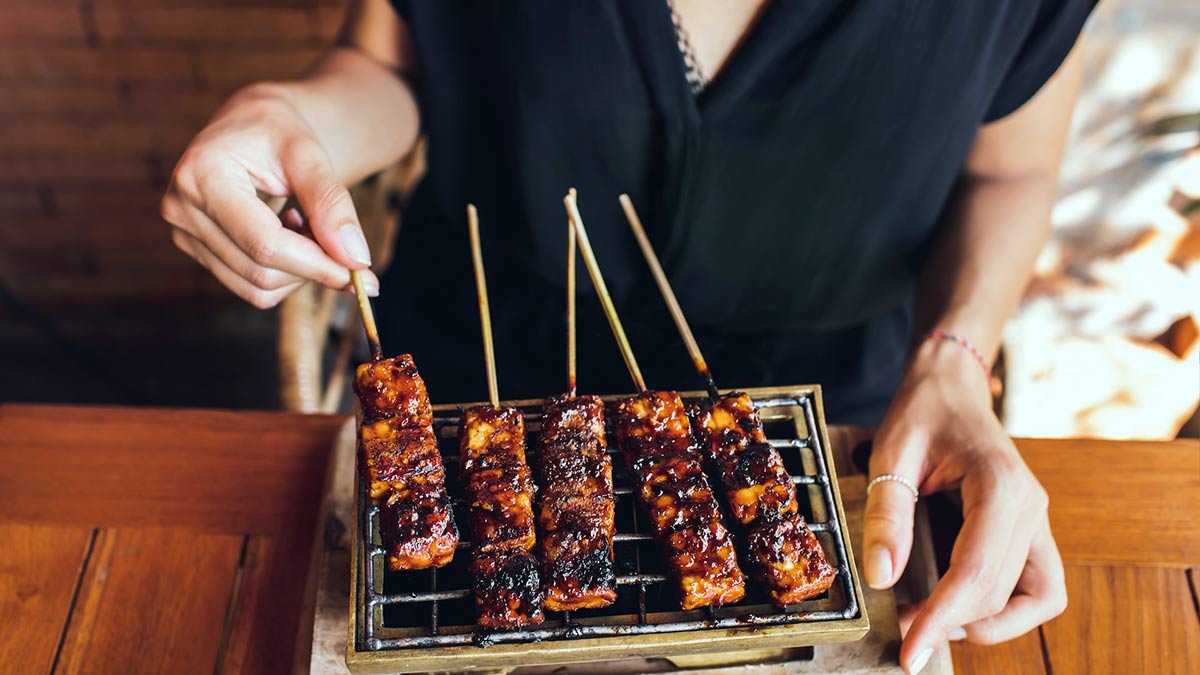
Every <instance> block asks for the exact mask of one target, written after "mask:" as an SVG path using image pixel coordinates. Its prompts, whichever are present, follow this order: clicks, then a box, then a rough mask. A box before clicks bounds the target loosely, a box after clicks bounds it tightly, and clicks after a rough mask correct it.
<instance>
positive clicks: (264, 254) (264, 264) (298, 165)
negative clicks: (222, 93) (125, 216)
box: [162, 84, 379, 309]
mask: <svg viewBox="0 0 1200 675" xmlns="http://www.w3.org/2000/svg"><path fill="white" fill-rule="evenodd" d="M260 194H265V195H268V196H272V197H292V198H294V199H295V200H296V202H297V203H299V205H300V208H301V209H303V211H304V214H305V218H306V222H304V223H301V222H300V219H299V217H298V214H296V213H295V212H291V213H285V214H283V215H282V218H281V217H280V216H277V215H276V214H275V212H274V211H273V210H272V209H271V208H270V207H269V206H268V205H267V204H266V203H265V202H264V201H263V200H262V199H261V198H260V197H259V195H260ZM162 216H163V218H164V219H165V220H166V221H167V222H168V223H170V224H171V226H172V228H173V231H172V239H173V240H174V242H175V245H176V246H178V247H179V248H180V249H181V250H183V251H184V252H185V253H187V254H188V255H190V256H191V257H193V258H195V259H196V261H197V262H199V263H200V264H201V265H203V266H204V267H206V268H207V269H208V270H209V271H210V272H212V273H213V275H214V276H215V277H216V278H217V279H218V280H220V282H221V283H223V284H224V285H225V286H227V287H229V289H230V290H232V291H233V292H234V293H236V294H237V295H239V296H240V297H241V298H243V299H244V300H246V301H247V302H249V303H250V304H252V305H254V306H255V307H259V308H263V309H266V308H268V307H273V306H275V305H276V304H278V303H279V302H280V301H281V300H283V299H284V298H285V297H287V296H288V295H289V294H290V293H291V292H292V291H294V290H296V289H297V288H298V287H299V286H300V285H301V284H303V283H304V282H305V281H309V280H311V281H315V282H317V283H319V284H323V285H325V286H329V287H332V288H339V289H341V288H347V287H348V285H349V283H350V273H349V270H350V269H365V268H367V267H369V266H370V264H371V257H370V252H369V251H368V248H367V242H366V239H365V238H364V237H363V232H362V226H361V225H360V224H359V221H358V215H357V214H356V213H355V210H354V204H353V202H352V201H351V199H350V193H349V192H348V191H347V190H346V186H345V185H344V184H343V183H342V181H341V180H339V179H338V175H337V173H336V172H335V170H334V167H333V164H332V162H331V160H330V157H329V154H328V153H327V152H326V150H325V148H324V147H323V146H322V145H321V143H320V141H319V140H318V139H317V137H316V135H315V134H314V133H313V131H312V129H311V128H310V126H309V125H308V123H307V122H306V121H305V120H304V117H303V116H302V115H301V114H300V112H299V110H297V108H296V106H295V105H294V104H293V102H292V100H291V99H290V98H289V96H288V94H287V93H286V91H285V90H284V89H283V87H281V86H280V85H272V84H261V85H252V86H250V87H247V88H246V89H243V90H242V91H240V92H238V93H237V94H235V95H234V96H233V98H231V99H230V100H229V102H227V103H226V104H225V105H224V106H223V107H222V108H221V110H219V111H218V112H217V114H216V115H215V116H214V118H213V120H212V121H211V122H210V123H209V124H208V126H207V127H205V128H204V129H203V130H202V131H201V132H200V133H199V134H198V135H197V136H196V138H195V139H193V140H192V143H191V145H189V146H188V148H187V150H186V151H184V153H183V156H182V157H181V158H180V160H179V163H178V164H177V165H176V166H175V171H174V173H173V174H172V176H171V184H170V186H169V187H168V188H167V193H166V195H165V196H164V197H163V200H162ZM363 284H364V286H365V287H366V289H367V292H368V294H370V295H375V294H377V293H378V289H379V280H378V279H377V278H376V277H375V275H374V274H372V273H371V272H369V271H368V272H367V273H366V274H364V275H363Z"/></svg>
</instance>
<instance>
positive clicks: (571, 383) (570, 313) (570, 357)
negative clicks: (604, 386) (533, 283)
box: [567, 188, 577, 398]
mask: <svg viewBox="0 0 1200 675" xmlns="http://www.w3.org/2000/svg"><path fill="white" fill-rule="evenodd" d="M568 194H570V196H571V199H575V198H576V195H575V188H571V189H570V190H569V191H568ZM575 249H576V243H575V228H574V227H573V226H572V225H571V217H570V216H567V395H568V396H570V397H571V398H575V393H576V389H577V387H576V373H577V370H576V367H575V366H576V362H575Z"/></svg>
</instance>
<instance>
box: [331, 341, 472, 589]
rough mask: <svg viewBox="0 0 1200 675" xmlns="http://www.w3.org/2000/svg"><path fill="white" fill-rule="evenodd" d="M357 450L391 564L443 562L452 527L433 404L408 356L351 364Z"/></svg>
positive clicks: (411, 566) (449, 551)
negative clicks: (358, 416)
mask: <svg viewBox="0 0 1200 675" xmlns="http://www.w3.org/2000/svg"><path fill="white" fill-rule="evenodd" d="M354 391H355V393H357V394H358V397H359V401H360V403H361V404H362V411H363V412H362V414H363V417H362V424H361V426H360V427H359V439H358V441H359V450H360V456H361V458H362V466H363V468H364V473H365V474H366V476H367V481H368V491H369V494H370V497H371V500H372V502H373V503H374V504H375V505H376V506H378V507H379V521H380V530H381V535H382V537H383V545H384V548H385V549H386V552H387V564H388V567H389V568H390V569H393V570H416V569H424V568H427V567H442V566H444V565H446V564H447V563H449V562H450V560H451V559H452V558H453V557H454V551H455V548H456V547H457V546H458V531H457V528H456V527H455V524H454V512H453V509H452V508H451V504H450V496H449V494H448V493H447V492H446V472H445V468H444V467H443V466H442V457H441V454H440V453H439V452H438V444H437V437H436V436H435V435H434V432H433V408H432V407H431V406H430V405H429V395H428V394H427V393H426V391H425V382H424V381H422V379H421V375H420V374H419V373H418V372H417V367H416V365H415V364H414V363H413V359H412V357H411V356H409V355H408V354H401V355H400V356H397V357H396V358H394V359H377V360H375V361H372V362H370V363H364V364H362V365H360V366H359V367H358V370H357V372H356V374H355V377H354Z"/></svg>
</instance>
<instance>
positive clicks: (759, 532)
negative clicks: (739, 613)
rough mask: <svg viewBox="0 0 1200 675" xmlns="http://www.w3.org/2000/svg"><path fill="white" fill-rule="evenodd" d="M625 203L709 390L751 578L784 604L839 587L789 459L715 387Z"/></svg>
mask: <svg viewBox="0 0 1200 675" xmlns="http://www.w3.org/2000/svg"><path fill="white" fill-rule="evenodd" d="M620 202H621V207H622V208H623V209H624V211H625V216H626V218H627V219H628V221H629V226H630V228H631V229H632V230H633V234H634V236H635V237H636V238H637V242H638V246H639V247H640V248H641V249H642V253H643V255H644V256H645V258H646V262H647V263H648V264H649V266H650V270H651V272H652V273H653V275H654V279H655V282H656V283H657V284H658V287H659V290H660V291H661V292H662V296H663V299H664V300H665V301H666V303H667V307H668V308H669V309H670V312H671V317H672V318H673V319H674V320H675V325H676V326H677V327H678V328H679V333H680V336H681V337H682V338H683V341H684V344H686V345H687V348H688V352H689V353H690V354H691V357H692V361H693V362H694V363H695V365H696V370H697V372H698V373H699V374H700V376H701V378H703V380H704V383H705V387H706V388H707V390H708V393H709V396H710V401H709V405H708V406H706V407H704V408H702V409H701V410H700V411H699V413H698V414H697V415H696V422H697V426H698V430H697V431H698V432H699V436H700V438H701V440H702V445H703V446H704V449H705V454H706V459H707V461H708V463H709V466H710V467H712V469H713V473H714V474H715V475H716V476H717V479H718V482H719V483H720V485H721V489H722V492H723V493H724V497H725V502H726V504H727V505H728V507H729V512H730V515H731V516H732V518H733V520H734V521H736V522H737V524H738V526H739V527H740V528H741V539H742V544H743V546H744V552H745V559H746V560H745V561H746V562H747V564H748V565H749V568H750V570H751V574H752V576H753V577H754V578H755V579H756V581H758V582H759V583H761V584H763V586H764V587H765V588H766V590H767V593H768V595H770V597H771V600H772V602H774V603H775V604H776V605H779V606H781V607H783V606H786V605H791V604H795V603H797V602H800V601H802V600H805V599H807V598H811V597H813V596H816V595H820V594H821V593H824V592H825V591H826V590H828V589H829V587H830V586H831V585H832V584H833V581H834V579H835V578H836V572H835V571H834V569H833V567H832V566H830V565H829V562H828V561H827V560H826V558H825V552H824V550H822V548H821V544H820V542H819V541H817V538H816V535H814V534H813V533H812V531H811V530H810V529H809V528H808V525H807V524H806V523H805V522H804V517H803V516H802V515H800V514H799V513H798V511H797V507H798V503H797V501H796V488H795V486H794V485H793V484H792V480H791V477H790V476H789V475H788V472H787V470H786V469H785V468H784V465H783V457H781V456H780V454H779V451H778V450H776V449H775V448H773V447H771V445H770V444H769V443H768V442H767V438H766V435H765V434H764V433H763V428H762V421H761V420H760V419H759V416H758V410H757V409H756V408H755V407H754V403H753V402H752V401H751V400H750V397H749V396H748V395H746V394H744V393H738V392H734V393H730V394H726V395H723V396H722V395H721V394H720V392H719V391H718V390H717V385H716V382H715V381H714V380H713V376H712V373H711V372H710V371H709V369H708V364H707V362H706V361H705V360H704V355H703V354H701V352H700V347H699V344H698V343H697V342H696V338H695V336H694V335H693V334H692V331H691V328H690V327H689V326H688V323H687V319H686V318H685V317H684V315H683V310H682V309H681V308H680V306H679V302H678V300H677V299H676V298H675V293H674V291H672V289H671V284H670V282H669V281H668V280H667V276H666V274H665V273H664V272H663V269H662V265H661V264H659V261H658V256H657V255H656V254H655V253H654V248H653V247H652V246H651V245H650V240H649V238H648V237H646V232H645V230H644V229H643V228H642V223H641V219H639V218H638V215H637V212H636V211H635V210H634V208H633V202H632V201H631V200H630V199H629V196H628V195H621V196H620Z"/></svg>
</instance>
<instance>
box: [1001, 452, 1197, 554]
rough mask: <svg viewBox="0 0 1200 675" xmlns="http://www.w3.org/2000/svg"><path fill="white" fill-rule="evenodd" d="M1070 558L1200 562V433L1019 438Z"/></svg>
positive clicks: (1063, 551)
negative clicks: (1162, 438) (1179, 437)
mask: <svg viewBox="0 0 1200 675" xmlns="http://www.w3.org/2000/svg"><path fill="white" fill-rule="evenodd" d="M1017 447H1018V448H1020V450H1021V455H1022V456H1023V457H1024V458H1025V461H1026V462H1027V463H1028V464H1029V467H1030V469H1032V470H1033V472H1034V474H1036V475H1037V477H1038V480H1040V481H1041V482H1042V485H1044V486H1045V487H1046V491H1047V492H1049V493H1050V526H1051V529H1052V530H1053V531H1054V537H1055V539H1056V540H1057V541H1058V547H1059V550H1061V551H1062V554H1063V559H1064V561H1065V562H1066V563H1067V564H1076V565H1171V566H1191V565H1197V564H1200V441H1196V440H1186V441H1175V442H1171V443H1161V442H1149V441H1097V440H1089V439H1078V440H1067V439H1056V440H1050V439H1044V440H1043V439H1038V440H1033V439H1020V440H1018V441H1017Z"/></svg>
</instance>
